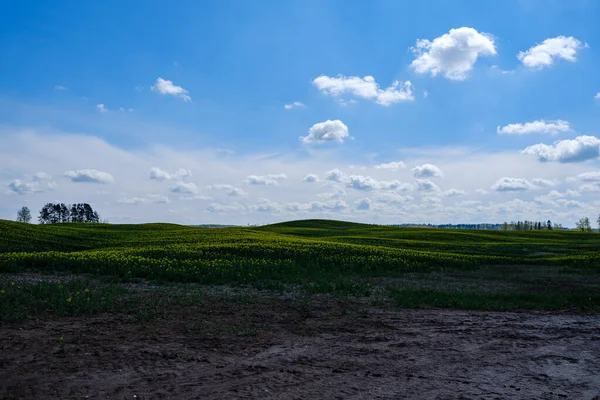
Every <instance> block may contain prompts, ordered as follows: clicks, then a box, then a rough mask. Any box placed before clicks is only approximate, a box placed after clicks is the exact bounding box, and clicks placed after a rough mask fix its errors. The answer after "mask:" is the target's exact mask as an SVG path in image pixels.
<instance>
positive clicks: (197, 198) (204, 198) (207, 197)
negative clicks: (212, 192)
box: [181, 194, 214, 201]
mask: <svg viewBox="0 0 600 400" xmlns="http://www.w3.org/2000/svg"><path fill="white" fill-rule="evenodd" d="M181 200H199V201H213V200H214V199H213V198H212V197H210V196H204V195H202V194H199V195H196V196H185V197H181Z"/></svg>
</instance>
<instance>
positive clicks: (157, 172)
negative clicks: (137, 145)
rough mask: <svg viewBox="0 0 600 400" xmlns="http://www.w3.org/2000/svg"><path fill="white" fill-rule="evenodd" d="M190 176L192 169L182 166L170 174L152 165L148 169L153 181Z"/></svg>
mask: <svg viewBox="0 0 600 400" xmlns="http://www.w3.org/2000/svg"><path fill="white" fill-rule="evenodd" d="M190 176H192V171H190V170H189V169H184V168H179V169H178V170H177V171H175V172H173V173H172V174H171V173H168V172H167V171H163V170H162V169H160V168H157V167H152V169H150V179H152V180H155V181H165V180H179V179H184V178H187V177H190Z"/></svg>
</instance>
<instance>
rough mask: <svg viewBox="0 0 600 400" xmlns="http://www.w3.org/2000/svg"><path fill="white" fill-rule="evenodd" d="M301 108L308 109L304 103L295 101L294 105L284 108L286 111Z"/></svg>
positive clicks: (287, 105)
mask: <svg viewBox="0 0 600 400" xmlns="http://www.w3.org/2000/svg"><path fill="white" fill-rule="evenodd" d="M301 107H306V106H305V105H304V104H303V103H300V102H299V101H295V102H293V103H290V104H286V105H284V106H283V108H285V109H286V110H291V109H292V108H301Z"/></svg>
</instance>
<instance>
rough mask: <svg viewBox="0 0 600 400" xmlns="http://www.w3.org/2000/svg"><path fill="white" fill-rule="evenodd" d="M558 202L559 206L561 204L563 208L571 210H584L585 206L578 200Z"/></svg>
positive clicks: (560, 200)
mask: <svg viewBox="0 0 600 400" xmlns="http://www.w3.org/2000/svg"><path fill="white" fill-rule="evenodd" d="M556 202H557V203H558V204H560V205H561V206H563V207H569V208H582V207H584V204H583V203H581V202H579V201H577V200H567V199H558V200H556Z"/></svg>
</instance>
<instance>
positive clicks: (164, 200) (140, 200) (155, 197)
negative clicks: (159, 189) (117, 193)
mask: <svg viewBox="0 0 600 400" xmlns="http://www.w3.org/2000/svg"><path fill="white" fill-rule="evenodd" d="M170 202H171V201H170V200H169V198H168V197H167V196H162V195H159V194H147V195H145V196H144V197H131V198H125V199H121V200H119V203H121V204H168V203H170Z"/></svg>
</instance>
